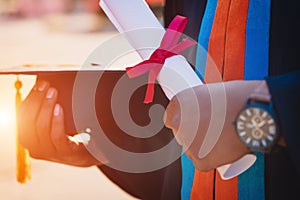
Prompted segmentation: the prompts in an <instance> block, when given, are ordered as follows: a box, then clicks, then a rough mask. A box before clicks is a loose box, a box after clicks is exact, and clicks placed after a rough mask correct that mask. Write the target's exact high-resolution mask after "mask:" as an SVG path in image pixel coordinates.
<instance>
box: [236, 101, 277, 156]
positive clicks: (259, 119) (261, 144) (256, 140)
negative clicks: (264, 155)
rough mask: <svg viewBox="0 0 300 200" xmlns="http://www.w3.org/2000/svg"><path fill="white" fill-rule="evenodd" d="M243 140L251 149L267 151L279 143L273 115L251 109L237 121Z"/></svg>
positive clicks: (254, 108)
mask: <svg viewBox="0 0 300 200" xmlns="http://www.w3.org/2000/svg"><path fill="white" fill-rule="evenodd" d="M236 130H237V134H238V136H239V137H240V138H241V140H242V141H243V142H244V143H245V144H246V145H247V146H248V147H249V148H250V149H251V148H252V149H257V150H262V151H264V150H267V149H269V148H270V147H272V146H273V145H274V144H275V142H277V137H278V136H277V135H278V134H277V128H276V123H275V120H274V118H273V117H272V115H271V114H270V113H269V112H268V111H266V110H265V109H262V108H259V107H249V108H246V109H244V110H243V111H242V112H241V113H240V114H239V115H238V117H237V119H236Z"/></svg>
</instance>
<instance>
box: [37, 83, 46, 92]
mask: <svg viewBox="0 0 300 200" xmlns="http://www.w3.org/2000/svg"><path fill="white" fill-rule="evenodd" d="M46 86H47V83H46V82H42V83H40V84H39V85H38V91H40V92H43V91H44V90H45V89H46Z"/></svg>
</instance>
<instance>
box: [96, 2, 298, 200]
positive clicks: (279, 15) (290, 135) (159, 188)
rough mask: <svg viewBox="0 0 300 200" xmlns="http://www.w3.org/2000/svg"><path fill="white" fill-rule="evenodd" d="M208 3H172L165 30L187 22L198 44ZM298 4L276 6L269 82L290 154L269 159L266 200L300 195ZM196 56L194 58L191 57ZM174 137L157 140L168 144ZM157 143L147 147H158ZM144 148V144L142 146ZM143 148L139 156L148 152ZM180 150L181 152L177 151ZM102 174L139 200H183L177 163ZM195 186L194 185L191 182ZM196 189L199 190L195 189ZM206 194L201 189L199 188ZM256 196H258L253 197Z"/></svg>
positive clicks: (282, 152)
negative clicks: (178, 21) (181, 18)
mask: <svg viewBox="0 0 300 200" xmlns="http://www.w3.org/2000/svg"><path fill="white" fill-rule="evenodd" d="M206 4H207V1H206V0H189V1H185V0H167V1H166V4H165V12H164V15H165V26H166V27H167V26H168V24H169V23H170V22H171V20H172V19H173V17H175V15H177V14H180V15H183V16H186V17H187V18H188V20H189V21H188V24H187V28H186V29H185V34H186V35H188V36H190V37H192V38H193V39H195V40H197V39H198V35H199V31H200V27H201V25H202V19H203V16H204V12H205V8H206ZM299 9H300V7H299V1H297V0H294V1H292V0H287V1H281V0H272V1H271V12H270V13H271V16H270V35H269V77H267V78H266V80H267V83H268V85H269V88H270V92H271V95H272V98H273V102H274V107H275V109H276V113H277V115H278V118H279V121H280V127H281V132H282V134H283V135H284V137H285V139H286V142H287V145H288V147H287V148H281V149H279V150H277V151H275V152H272V153H271V154H267V155H265V177H264V179H265V180H264V181H265V188H264V189H265V198H266V199H272V200H273V199H292V197H297V196H298V191H299V190H300V181H299V180H300V179H299V178H300V154H299V152H300V151H299V148H300V131H299V129H298V127H297V125H298V123H297V122H299V121H300V117H299V114H300V105H299V102H300V72H299V70H300V62H299V60H298V55H297V54H298V53H297V52H298V47H299V45H300V44H299V35H300V34H299V31H298V28H297V26H298V22H297V20H298V19H300V13H299ZM193 56H194V57H195V55H192V57H193ZM172 137H173V136H172V133H170V132H168V131H167V135H165V136H164V135H161V136H160V137H157V138H156V140H157V141H162V142H164V141H165V142H167V141H169V140H170V138H172ZM157 141H155V140H153V141H150V143H148V145H150V146H151V143H153V145H154V143H156V142H157ZM140 142H143V141H140ZM142 146H143V145H141V146H139V147H137V148H141V149H137V151H140V150H145V149H143V148H144V147H142ZM176 148H180V147H176ZM99 169H100V170H101V171H102V172H103V173H104V174H105V175H106V176H107V177H108V178H110V179H111V180H112V181H113V182H114V183H116V184H117V185H118V186H119V187H120V188H122V189H123V190H125V191H126V192H128V193H130V194H131V195H133V196H135V197H137V198H140V199H172V200H176V199H181V194H180V192H181V184H182V182H181V174H182V173H181V170H182V169H181V162H180V159H178V160H176V161H175V162H173V163H172V164H170V165H169V166H167V167H165V168H163V169H160V170H157V171H154V172H149V173H126V172H122V171H118V170H115V169H112V168H109V167H107V166H101V167H99ZM190 181H191V182H193V180H190ZM193 189H195V188H193ZM196 189H199V190H200V189H201V188H196ZM254 192H255V191H254Z"/></svg>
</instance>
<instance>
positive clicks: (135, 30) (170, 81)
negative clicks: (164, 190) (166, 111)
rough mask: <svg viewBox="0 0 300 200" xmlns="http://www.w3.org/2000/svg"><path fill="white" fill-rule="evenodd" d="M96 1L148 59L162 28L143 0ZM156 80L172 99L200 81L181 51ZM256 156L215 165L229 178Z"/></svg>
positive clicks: (157, 43)
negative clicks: (219, 165) (181, 54)
mask: <svg viewBox="0 0 300 200" xmlns="http://www.w3.org/2000/svg"><path fill="white" fill-rule="evenodd" d="M99 5H100V7H101V8H102V10H103V11H104V12H105V13H106V15H107V16H108V18H109V19H110V21H111V22H112V23H113V24H114V26H115V27H116V28H117V30H118V31H119V32H120V33H122V34H124V36H125V37H126V39H127V40H128V42H129V43H130V45H131V46H132V47H133V48H134V49H135V50H136V51H137V52H138V54H139V55H140V56H141V58H142V59H143V60H145V59H148V58H149V57H150V55H151V54H152V53H153V51H154V50H155V49H156V48H157V47H159V45H160V41H161V39H162V37H163V35H164V33H165V29H164V28H163V26H162V25H161V23H160V22H159V21H158V19H157V18H156V17H155V15H154V14H153V12H152V11H151V9H150V8H149V6H148V4H147V3H146V2H145V1H144V0H129V1H120V0H100V3H99ZM142 30H146V31H145V32H142ZM141 33H143V34H141ZM147 33H150V35H147ZM149 44H150V45H149ZM145 47H147V48H145ZM149 47H152V48H149ZM157 81H158V82H159V84H160V86H161V88H162V90H163V91H164V93H165V94H166V96H167V98H168V99H172V97H173V96H175V95H176V94H177V93H179V92H180V91H183V90H185V89H187V88H191V87H194V86H198V85H202V84H203V83H202V81H201V80H200V79H199V77H198V76H197V75H196V73H195V72H194V70H193V69H192V68H191V66H190V64H189V63H188V62H187V61H186V59H185V58H184V57H183V56H180V55H177V56H173V57H171V58H168V59H166V62H165V64H164V66H163V68H162V70H161V71H160V73H159V75H158V78H157ZM217 140H218V138H216V139H214V138H211V139H209V140H208V142H211V148H213V146H214V145H215V143H216V142H217ZM204 142H206V141H204ZM210 150H211V149H210ZM255 160H256V156H255V155H253V154H247V155H245V156H244V157H242V158H241V159H239V160H237V161H236V162H234V163H232V164H227V165H224V166H221V167H218V171H219V173H220V176H221V177H222V178H223V179H225V180H226V179H230V178H233V177H235V176H238V175H239V174H241V173H242V172H244V171H245V170H247V169H248V168H249V167H250V166H252V165H253V164H254V162H255Z"/></svg>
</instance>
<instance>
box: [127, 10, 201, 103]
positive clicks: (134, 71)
mask: <svg viewBox="0 0 300 200" xmlns="http://www.w3.org/2000/svg"><path fill="white" fill-rule="evenodd" d="M186 23H187V18H186V17H182V16H179V15H177V16H176V17H175V18H174V19H173V20H172V22H171V23H170V25H169V27H168V29H167V30H166V33H165V34H164V36H163V38H162V40H161V42H160V46H159V48H157V49H156V50H155V51H154V52H153V53H152V54H151V56H150V58H149V59H148V60H145V61H143V62H141V63H139V64H137V65H135V66H133V67H127V68H126V72H127V75H128V76H129V78H134V77H137V76H140V75H142V74H145V73H147V72H149V74H148V86H147V91H146V96H145V99H144V103H151V102H152V101H153V97H154V84H155V80H156V78H157V76H158V74H159V72H160V70H161V69H162V67H163V65H164V63H165V60H166V59H167V58H169V57H172V56H174V55H178V54H180V53H181V52H182V51H183V50H185V49H187V48H189V47H191V46H193V45H195V44H196V42H193V41H190V40H188V39H187V38H184V39H183V40H182V41H179V40H180V38H181V36H182V32H183V30H184V28H185V26H186Z"/></svg>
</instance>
